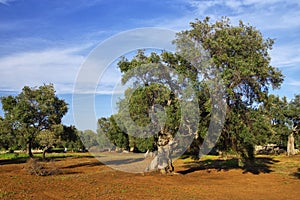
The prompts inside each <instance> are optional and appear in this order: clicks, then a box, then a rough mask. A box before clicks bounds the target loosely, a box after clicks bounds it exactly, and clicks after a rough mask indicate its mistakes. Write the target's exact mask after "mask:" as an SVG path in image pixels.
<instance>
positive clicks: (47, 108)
mask: <svg viewBox="0 0 300 200" xmlns="http://www.w3.org/2000/svg"><path fill="white" fill-rule="evenodd" d="M1 102H2V107H3V110H4V114H5V119H7V120H8V121H10V122H11V128H12V129H13V130H14V131H15V132H16V133H17V134H18V135H19V136H20V137H21V138H22V139H24V141H25V142H26V144H27V152H28V155H29V156H30V157H32V156H33V154H32V151H31V148H32V144H33V142H34V141H35V139H36V137H37V135H38V134H50V132H49V131H44V130H50V129H51V127H52V126H53V125H58V124H60V123H61V119H62V117H63V116H64V115H65V114H66V112H67V110H68V108H67V103H66V102H65V101H64V100H62V99H59V98H58V97H57V96H56V95H55V90H54V86H53V85H52V84H49V85H43V86H40V87H35V88H30V87H28V86H25V87H24V88H23V89H22V92H21V93H20V94H19V95H17V96H7V97H2V98H1ZM42 131H43V132H42Z"/></svg>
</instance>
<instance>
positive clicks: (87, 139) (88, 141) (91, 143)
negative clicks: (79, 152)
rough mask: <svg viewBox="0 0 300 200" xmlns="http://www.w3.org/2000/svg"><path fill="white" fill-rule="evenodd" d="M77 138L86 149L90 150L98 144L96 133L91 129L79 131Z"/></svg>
mask: <svg viewBox="0 0 300 200" xmlns="http://www.w3.org/2000/svg"><path fill="white" fill-rule="evenodd" d="M79 138H80V139H81V141H82V143H83V145H84V146H85V148H86V149H87V150H90V149H91V147H97V146H98V141H97V134H96V133H95V132H94V131H92V130H85V131H81V132H79Z"/></svg>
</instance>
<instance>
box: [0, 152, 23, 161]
mask: <svg viewBox="0 0 300 200" xmlns="http://www.w3.org/2000/svg"><path fill="white" fill-rule="evenodd" d="M18 158H28V155H27V154H26V153H1V154H0V160H13V159H18Z"/></svg>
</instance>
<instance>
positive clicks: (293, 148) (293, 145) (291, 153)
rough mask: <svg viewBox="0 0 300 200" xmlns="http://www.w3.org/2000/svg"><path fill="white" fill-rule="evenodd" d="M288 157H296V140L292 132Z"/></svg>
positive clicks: (289, 138)
mask: <svg viewBox="0 0 300 200" xmlns="http://www.w3.org/2000/svg"><path fill="white" fill-rule="evenodd" d="M287 155H288V156H290V155H292V156H293V155H295V139H294V133H293V132H292V133H291V134H290V135H289V137H288V142H287Z"/></svg>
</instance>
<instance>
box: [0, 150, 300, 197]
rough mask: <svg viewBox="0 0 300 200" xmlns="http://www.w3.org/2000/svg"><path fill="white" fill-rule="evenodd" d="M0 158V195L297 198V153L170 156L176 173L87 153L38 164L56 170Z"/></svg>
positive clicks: (299, 180)
mask: <svg viewBox="0 0 300 200" xmlns="http://www.w3.org/2000/svg"><path fill="white" fill-rule="evenodd" d="M18 162H21V163H17V162H16V161H3V160H2V161H1V160H0V199H9V200H10V199H24V200H25V199H41V200H42V199H63V200H64V199H89V200H93V199H143V200H145V199H272V200H273V199H289V200H292V199H300V155H298V156H294V157H286V156H277V157H259V158H258V159H257V164H256V165H255V166H254V167H251V168H248V169H240V168H237V167H236V165H235V164H236V160H235V159H231V160H229V161H224V160H222V159H218V158H214V159H208V158H206V159H205V160H202V161H200V162H193V161H192V160H190V159H189V158H187V159H180V160H177V161H175V163H174V164H175V170H176V172H177V173H176V174H173V175H161V174H159V173H145V174H142V173H137V174H133V173H125V172H121V171H117V170H114V169H111V168H109V167H107V166H106V165H103V164H101V163H100V162H99V161H98V160H97V159H95V158H93V157H90V156H87V157H81V158H74V157H70V158H56V159H55V162H54V163H53V162H48V163H44V164H46V165H47V166H48V167H51V166H52V167H53V166H54V165H55V167H56V168H58V169H59V171H60V172H61V173H60V174H58V175H51V176H35V175H29V174H28V172H27V170H26V163H24V162H22V160H19V161H18Z"/></svg>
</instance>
